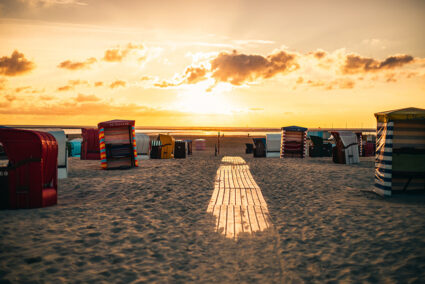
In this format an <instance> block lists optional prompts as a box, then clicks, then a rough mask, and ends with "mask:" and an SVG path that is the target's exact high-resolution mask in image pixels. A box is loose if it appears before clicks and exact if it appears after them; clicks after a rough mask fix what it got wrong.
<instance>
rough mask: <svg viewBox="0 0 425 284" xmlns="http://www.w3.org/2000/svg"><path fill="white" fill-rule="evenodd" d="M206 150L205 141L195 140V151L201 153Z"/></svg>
mask: <svg viewBox="0 0 425 284" xmlns="http://www.w3.org/2000/svg"><path fill="white" fill-rule="evenodd" d="M205 148H206V140H205V139H195V150H197V151H202V150H205Z"/></svg>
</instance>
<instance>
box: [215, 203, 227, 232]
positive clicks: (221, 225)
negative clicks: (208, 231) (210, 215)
mask: <svg viewBox="0 0 425 284" xmlns="http://www.w3.org/2000/svg"><path fill="white" fill-rule="evenodd" d="M226 223H227V206H226V205H221V206H220V220H219V222H218V228H217V231H219V232H220V231H221V233H222V234H224V235H226V227H227V224H226Z"/></svg>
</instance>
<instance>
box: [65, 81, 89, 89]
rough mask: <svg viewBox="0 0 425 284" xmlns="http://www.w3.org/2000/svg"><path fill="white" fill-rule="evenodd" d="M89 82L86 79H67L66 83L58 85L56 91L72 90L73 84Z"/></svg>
mask: <svg viewBox="0 0 425 284" xmlns="http://www.w3.org/2000/svg"><path fill="white" fill-rule="evenodd" d="M88 84H89V83H88V82H87V81H86V80H80V79H77V80H69V81H68V85H65V86H62V87H58V88H57V90H58V91H69V90H74V89H75V86H78V85H88Z"/></svg>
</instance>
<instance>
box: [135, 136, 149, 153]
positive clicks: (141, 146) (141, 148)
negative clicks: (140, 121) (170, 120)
mask: <svg viewBox="0 0 425 284" xmlns="http://www.w3.org/2000/svg"><path fill="white" fill-rule="evenodd" d="M149 142H150V138H149V136H148V135H147V134H144V133H136V149H137V156H138V158H140V159H149V149H150V144H149Z"/></svg>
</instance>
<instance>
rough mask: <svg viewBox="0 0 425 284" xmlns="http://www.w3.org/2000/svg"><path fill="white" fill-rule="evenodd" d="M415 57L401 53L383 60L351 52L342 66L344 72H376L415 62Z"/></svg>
mask: <svg viewBox="0 0 425 284" xmlns="http://www.w3.org/2000/svg"><path fill="white" fill-rule="evenodd" d="M413 62H414V58H413V57H412V56H411V55H406V54H400V55H394V56H390V57H387V58H386V59H385V60H383V61H379V60H376V59H374V58H369V57H362V56H360V55H355V54H349V55H347V57H346V59H345V63H344V65H343V66H342V67H341V70H342V73H344V74H356V73H366V72H376V71H380V70H388V69H394V68H396V67H401V66H403V65H405V64H409V63H413Z"/></svg>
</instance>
